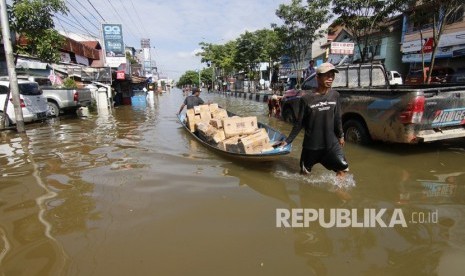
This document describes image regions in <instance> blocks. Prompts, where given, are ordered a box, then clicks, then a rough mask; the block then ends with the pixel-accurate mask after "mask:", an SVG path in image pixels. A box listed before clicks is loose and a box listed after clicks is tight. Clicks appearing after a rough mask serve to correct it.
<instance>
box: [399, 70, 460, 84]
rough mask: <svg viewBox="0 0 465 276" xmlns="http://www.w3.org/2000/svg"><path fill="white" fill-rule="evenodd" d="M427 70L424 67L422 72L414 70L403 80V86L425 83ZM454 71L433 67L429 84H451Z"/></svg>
mask: <svg viewBox="0 0 465 276" xmlns="http://www.w3.org/2000/svg"><path fill="white" fill-rule="evenodd" d="M428 72H429V68H428V67H426V68H425V69H424V70H421V69H420V70H414V71H410V73H409V74H408V75H407V77H406V78H405V84H410V85H412V84H413V85H414V84H423V83H425V82H426V81H425V80H426V78H427V76H428ZM454 74H455V72H454V69H452V68H449V67H435V68H434V69H433V73H432V74H431V81H430V83H431V84H435V83H449V82H452V77H453V76H454Z"/></svg>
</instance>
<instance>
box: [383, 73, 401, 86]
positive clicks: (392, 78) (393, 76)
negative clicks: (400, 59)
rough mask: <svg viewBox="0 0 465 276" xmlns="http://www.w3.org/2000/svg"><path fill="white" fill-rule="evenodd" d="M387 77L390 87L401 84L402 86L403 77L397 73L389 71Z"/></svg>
mask: <svg viewBox="0 0 465 276" xmlns="http://www.w3.org/2000/svg"><path fill="white" fill-rule="evenodd" d="M387 76H388V80H389V84H390V85H395V84H399V85H402V84H403V81H402V76H401V75H400V74H399V72H397V71H387Z"/></svg>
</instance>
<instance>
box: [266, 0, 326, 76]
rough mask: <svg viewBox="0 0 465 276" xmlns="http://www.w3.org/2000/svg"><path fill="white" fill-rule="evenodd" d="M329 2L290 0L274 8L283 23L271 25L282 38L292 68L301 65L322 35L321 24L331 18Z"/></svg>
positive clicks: (324, 0) (297, 67) (321, 0)
mask: <svg viewBox="0 0 465 276" xmlns="http://www.w3.org/2000/svg"><path fill="white" fill-rule="evenodd" d="M330 4H331V0H314V1H310V0H308V1H306V3H304V1H302V0H292V2H291V4H289V5H286V4H281V5H279V8H278V9H277V10H276V15H277V16H278V17H279V18H280V19H282V20H283V21H284V24H283V25H281V26H278V25H276V24H273V25H272V27H273V29H274V30H275V31H277V33H278V35H279V37H280V38H281V39H282V40H283V42H284V55H286V56H287V57H288V58H289V60H290V63H291V66H292V68H293V69H294V70H297V69H301V67H303V60H304V58H305V57H306V56H307V54H308V51H311V45H312V44H313V42H314V41H315V40H317V39H319V38H321V37H323V34H324V30H322V29H321V26H322V25H323V24H325V23H327V22H328V21H329V20H330V19H331V18H332V15H331V13H330V8H329V6H330Z"/></svg>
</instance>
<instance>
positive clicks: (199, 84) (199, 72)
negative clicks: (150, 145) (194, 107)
mask: <svg viewBox="0 0 465 276" xmlns="http://www.w3.org/2000/svg"><path fill="white" fill-rule="evenodd" d="M199 89H200V90H202V88H201V81H200V69H199Z"/></svg>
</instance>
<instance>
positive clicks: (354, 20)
mask: <svg viewBox="0 0 465 276" xmlns="http://www.w3.org/2000/svg"><path fill="white" fill-rule="evenodd" d="M406 1H410V0H384V1H379V0H334V1H333V3H334V5H333V13H334V14H336V15H338V16H339V18H338V20H337V23H339V24H341V25H344V27H345V28H346V29H347V30H348V31H349V32H350V33H351V34H352V37H353V39H354V42H355V44H356V46H357V47H358V49H359V52H360V55H361V61H362V62H365V61H367V59H366V57H367V54H368V49H369V48H370V47H372V46H373V44H376V40H377V38H374V37H373V34H374V33H376V32H382V31H384V29H383V24H382V23H383V22H384V21H385V20H386V19H387V18H389V17H390V16H391V15H393V14H394V13H396V12H398V11H400V10H401V9H402V8H403V7H404V4H405V2H406Z"/></svg>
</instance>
